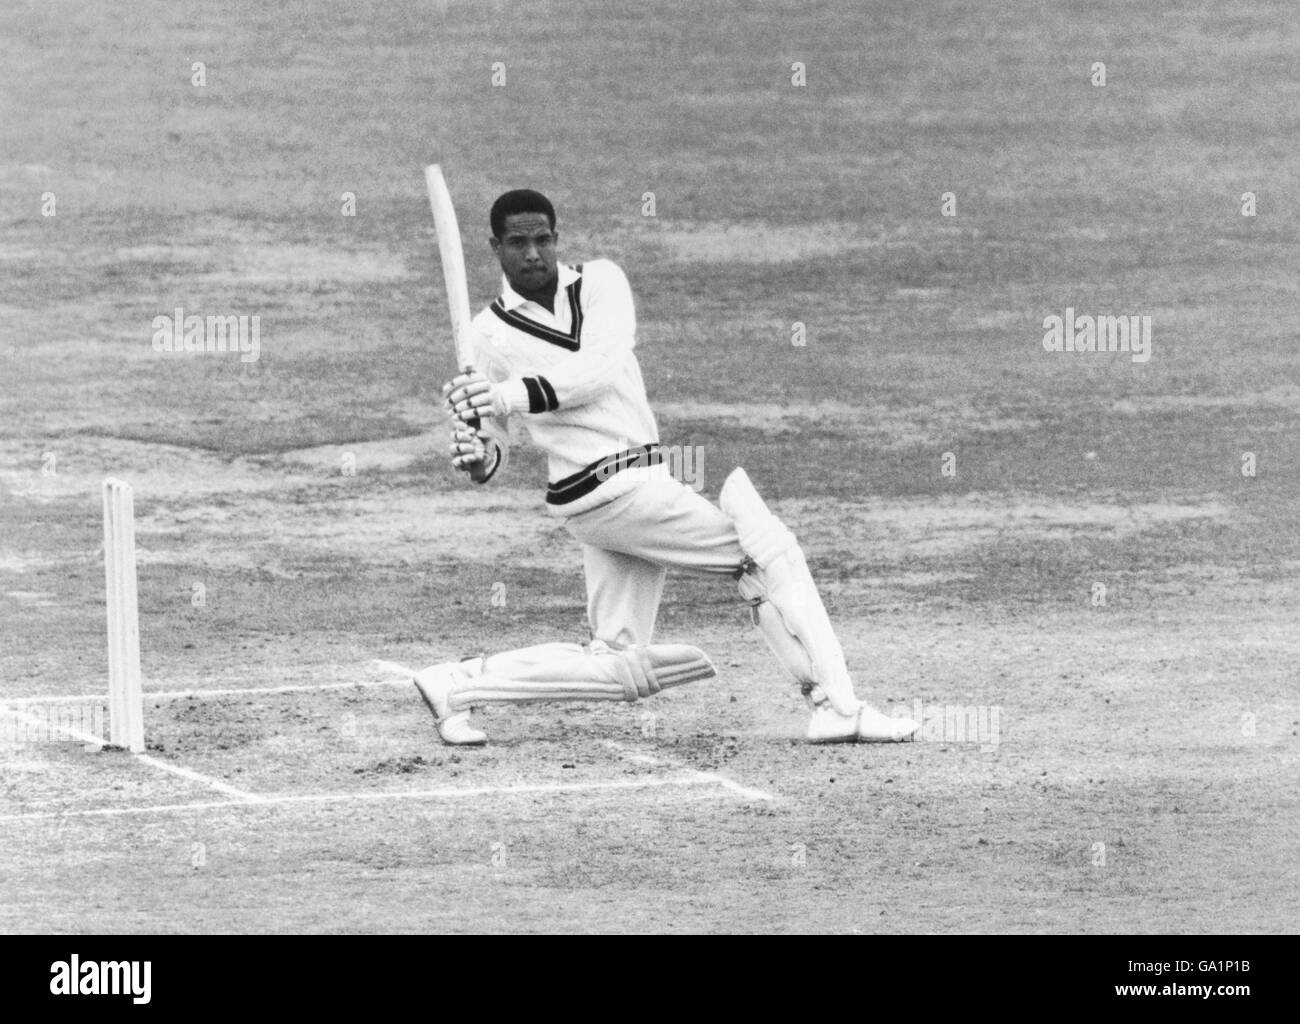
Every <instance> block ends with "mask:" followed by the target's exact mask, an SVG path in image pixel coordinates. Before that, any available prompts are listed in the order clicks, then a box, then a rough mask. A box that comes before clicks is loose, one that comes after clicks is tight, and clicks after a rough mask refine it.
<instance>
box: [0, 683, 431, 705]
mask: <svg viewBox="0 0 1300 1024" xmlns="http://www.w3.org/2000/svg"><path fill="white" fill-rule="evenodd" d="M410 682H411V678H410V676H407V677H406V678H405V679H377V680H362V681H360V682H355V683H309V684H306V685H303V686H263V687H257V688H253V687H249V688H245V689H237V690H153V691H150V690H145V691H144V695H143V696H144V699H145V700H180V699H183V698H186V697H246V696H255V695H257V694H259V693H316V692H317V691H319V690H357V689H365V688H369V687H373V686H403V685H407V686H409V685H410ZM76 701H86V702H88V703H89V702H91V701H98V702H99V703H101V704H107V703H108V696H107V694H96V693H83V694H78V695H75V696H60V697H13V698H10V699H8V700H4V701H0V707H3V706H5V705H14V706H27V705H30V704H71V703H75V702H76Z"/></svg>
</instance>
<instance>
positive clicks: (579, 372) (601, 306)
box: [502, 260, 636, 413]
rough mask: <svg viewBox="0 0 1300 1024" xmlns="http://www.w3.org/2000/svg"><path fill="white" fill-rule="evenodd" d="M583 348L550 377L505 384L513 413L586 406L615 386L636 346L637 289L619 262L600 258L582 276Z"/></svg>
mask: <svg viewBox="0 0 1300 1024" xmlns="http://www.w3.org/2000/svg"><path fill="white" fill-rule="evenodd" d="M582 297H583V300H584V301H583V310H582V313H583V317H582V332H581V334H580V336H579V337H580V347H579V349H578V351H576V352H574V353H572V354H570V355H569V356H567V357H566V358H565V359H564V360H563V362H562V363H561V364H560V365H558V366H556V367H554V368H552V369H550V370H548V371H547V372H546V375H545V376H540V375H539V376H535V377H516V378H513V379H512V380H509V381H507V382H506V383H505V384H504V385H502V387H503V389H504V391H505V394H506V398H507V401H508V402H509V405H510V410H511V411H512V412H532V413H538V412H554V411H555V410H556V409H572V408H576V407H577V406H581V405H586V404H587V403H588V402H591V401H593V400H595V399H597V398H599V397H600V396H601V395H603V394H604V393H605V392H606V391H608V390H609V389H610V388H612V387H613V386H614V383H615V382H616V381H617V380H618V377H619V375H620V374H621V373H622V372H623V370H624V367H625V365H626V361H627V357H628V355H629V353H631V351H632V349H633V348H634V347H635V346H636V308H635V306H634V305H633V302H632V288H631V286H630V285H629V284H628V283H627V277H626V275H624V273H623V271H622V270H621V269H620V268H619V266H618V265H617V264H616V263H612V262H610V261H609V260H600V261H598V262H596V263H594V264H589V265H588V266H587V268H586V269H585V270H584V272H583V275H582Z"/></svg>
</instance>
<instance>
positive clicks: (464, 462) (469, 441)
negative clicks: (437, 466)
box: [447, 421, 487, 473]
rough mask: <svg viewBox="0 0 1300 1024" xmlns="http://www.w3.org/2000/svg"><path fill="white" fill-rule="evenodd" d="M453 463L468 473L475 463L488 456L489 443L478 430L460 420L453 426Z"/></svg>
mask: <svg viewBox="0 0 1300 1024" xmlns="http://www.w3.org/2000/svg"><path fill="white" fill-rule="evenodd" d="M447 451H448V454H449V455H451V464H452V465H453V466H455V467H456V468H457V469H459V470H463V471H464V472H466V473H468V472H469V471H470V469H471V467H473V465H474V464H475V463H478V462H482V461H483V460H484V459H486V458H487V445H485V444H484V443H483V439H482V438H481V437H479V436H478V431H477V430H474V429H473V428H471V427H468V426H466V425H465V424H464V423H461V422H459V421H457V422H454V423H452V426H451V447H450V448H449V449H448V450H447Z"/></svg>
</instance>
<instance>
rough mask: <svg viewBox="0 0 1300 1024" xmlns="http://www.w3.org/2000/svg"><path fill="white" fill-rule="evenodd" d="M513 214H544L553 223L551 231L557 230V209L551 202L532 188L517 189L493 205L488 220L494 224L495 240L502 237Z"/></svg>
mask: <svg viewBox="0 0 1300 1024" xmlns="http://www.w3.org/2000/svg"><path fill="white" fill-rule="evenodd" d="M513 213H544V214H546V219H547V220H549V221H550V222H551V230H552V231H554V230H555V207H554V206H552V205H551V201H550V200H549V199H547V198H546V197H545V196H544V195H542V194H541V193H540V192H534V191H533V190H532V189H531V188H517V189H514V190H513V191H511V192H506V193H505V194H504V195H501V196H498V197H497V201H496V202H495V203H493V204H492V212H491V213H490V214H489V215H488V219H489V220H490V221H491V222H492V237H493V238H500V237H501V234H502V232H504V231H505V229H506V218H507V217H509V216H510V215H511V214H513Z"/></svg>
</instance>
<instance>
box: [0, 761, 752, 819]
mask: <svg viewBox="0 0 1300 1024" xmlns="http://www.w3.org/2000/svg"><path fill="white" fill-rule="evenodd" d="M722 782H725V780H723V779H717V778H710V777H708V775H707V773H705V772H694V773H692V774H691V775H688V776H685V777H683V778H663V777H658V778H646V779H619V780H611V781H605V782H552V783H533V784H526V785H521V786H474V787H468V788H445V789H420V790H406V791H403V792H396V793H309V794H305V795H294V794H287V795H283V796H262V797H257V798H255V799H251V800H213V801H208V802H204V803H188V804H155V805H153V806H150V807H99V808H95V809H92V810H88V811H42V812H40V813H37V814H6V815H0V822H6V821H35V820H38V819H48V818H85V817H116V816H119V815H124V814H156V813H166V812H168V811H191V810H208V809H210V808H217V807H272V806H283V805H285V804H310V803H316V804H330V803H361V802H364V801H374V800H438V799H443V798H448V797H450V798H457V797H467V796H501V795H507V796H508V795H511V794H515V793H584V792H592V791H600V790H621V789H649V788H653V787H657V786H704V785H710V786H715V785H719V784H720V783H722ZM723 788H729V787H725V786H724V787H723Z"/></svg>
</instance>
